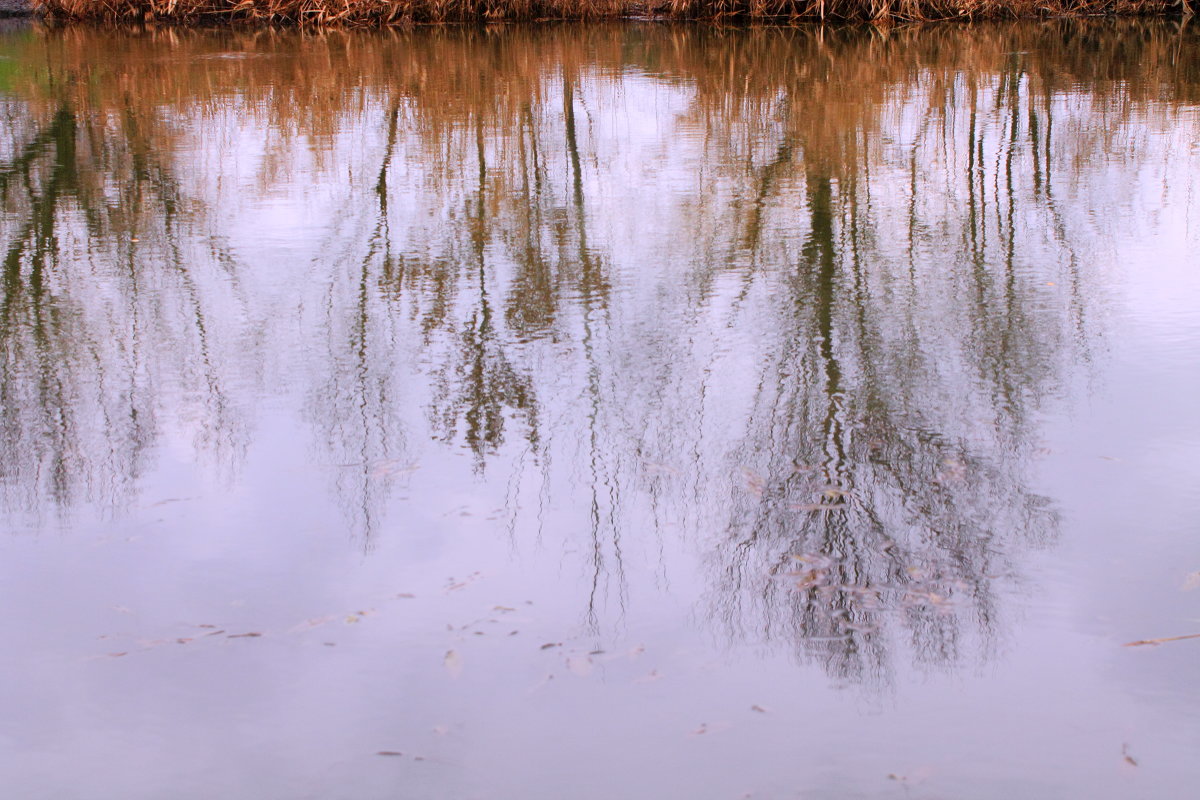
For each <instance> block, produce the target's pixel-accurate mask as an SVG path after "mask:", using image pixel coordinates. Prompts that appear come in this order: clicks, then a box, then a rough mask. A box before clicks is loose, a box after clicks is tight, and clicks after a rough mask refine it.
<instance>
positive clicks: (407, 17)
mask: <svg viewBox="0 0 1200 800" xmlns="http://www.w3.org/2000/svg"><path fill="white" fill-rule="evenodd" d="M1198 6H1200V0H649V2H645V0H0V14H2V13H6V11H7V13H40V14H43V15H45V16H47V17H49V18H52V19H59V20H101V21H120V20H136V21H160V22H178V23H188V24H216V23H228V22H263V23H273V24H295V25H303V26H322V25H343V26H385V25H406V24H421V23H455V22H458V23H462V22H496V21H516V20H551V19H617V18H647V17H650V18H662V19H692V20H711V21H724V22H739V21H764V22H792V21H804V20H850V21H874V22H913V21H929V20H978V19H1015V18H1049V17H1062V16H1076V17H1095V16H1171V15H1183V16H1188V15H1190V14H1191V13H1192V12H1193V11H1194V10H1195V9H1196V8H1197V7H1198Z"/></svg>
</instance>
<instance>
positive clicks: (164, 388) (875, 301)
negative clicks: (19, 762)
mask: <svg viewBox="0 0 1200 800" xmlns="http://www.w3.org/2000/svg"><path fill="white" fill-rule="evenodd" d="M4 47H5V48H6V49H7V52H8V53H9V56H8V59H9V64H10V65H12V64H15V65H17V66H16V67H13V66H9V67H8V68H6V72H5V76H6V77H5V80H6V83H7V89H6V93H5V94H4V95H2V96H0V97H2V99H0V113H3V115H4V117H5V119H6V125H5V127H4V130H5V133H4V137H5V140H4V142H3V143H0V202H2V203H3V216H2V218H0V225H2V230H3V233H4V242H5V252H4V278H3V280H4V295H3V298H2V305H0V343H2V348H3V358H4V363H3V374H4V384H3V388H2V389H0V414H2V415H3V423H2V435H3V450H4V452H5V453H6V458H5V459H4V462H3V464H0V487H2V491H3V493H4V494H3V502H4V504H5V507H6V509H7V510H8V511H9V512H10V513H11V514H14V515H15V514H18V513H33V512H37V511H38V510H43V509H46V508H57V509H60V510H63V511H65V510H68V509H70V508H72V507H74V506H76V505H77V504H80V503H83V502H85V501H86V502H92V503H95V504H97V505H98V506H99V507H101V508H103V509H119V508H121V507H123V506H125V505H127V504H130V503H133V502H135V501H136V496H137V493H138V482H139V480H140V478H141V477H142V476H143V475H144V474H145V473H146V472H147V470H149V469H151V467H152V466H153V462H154V460H155V458H156V457H157V455H156V454H157V452H158V450H159V449H160V448H161V447H162V446H163V445H164V441H165V440H166V439H170V438H178V436H179V434H180V432H185V433H186V434H188V435H190V436H191V438H192V445H193V447H194V449H195V451H196V453H197V454H199V455H201V456H203V459H207V460H209V461H210V462H211V463H214V464H217V465H219V466H220V468H221V469H222V470H223V471H224V472H225V473H227V474H229V475H236V473H237V470H238V465H239V463H240V460H241V459H242V458H243V457H244V454H245V451H246V450H247V448H248V447H250V446H251V444H252V441H253V438H254V434H255V429H256V425H255V423H254V417H255V415H256V414H257V413H259V410H260V409H261V407H262V404H263V403H264V402H265V401H266V398H270V397H292V398H296V399H297V400H298V403H299V405H300V406H301V407H302V408H303V411H302V416H303V418H304V419H305V420H306V425H307V428H308V431H309V434H310V435H311V436H312V438H313V442H314V445H313V446H314V451H315V455H314V461H316V462H318V463H320V464H324V465H327V467H328V470H329V474H330V475H331V481H332V483H333V485H334V488H335V493H336V495H337V497H338V499H339V502H340V504H341V506H342V507H343V509H344V510H345V512H346V515H347V519H348V524H349V525H350V527H351V528H352V530H353V531H354V534H355V536H356V537H357V538H358V539H359V541H360V543H361V544H362V545H363V546H364V547H367V548H369V547H371V546H372V542H374V541H375V540H376V539H377V538H378V537H380V536H386V535H387V519H388V517H387V514H388V506H389V503H390V502H391V498H392V496H393V495H394V493H395V491H396V486H397V484H398V483H401V482H403V480H404V476H405V475H406V474H407V472H408V471H409V470H411V469H413V468H415V466H416V465H417V464H418V462H419V459H420V458H421V453H422V452H423V451H422V449H421V448H422V447H425V446H426V445H424V444H420V445H418V442H427V441H429V440H430V439H431V438H432V439H434V440H437V441H438V442H439V443H441V444H439V445H437V446H440V447H450V448H460V447H461V448H465V450H466V452H468V453H469V455H470V459H469V460H470V462H471V464H472V469H471V470H469V472H470V473H471V474H470V475H464V476H460V477H459V478H457V479H455V480H457V481H459V482H460V483H461V485H462V487H463V488H464V491H469V490H470V486H471V485H472V481H477V480H483V479H484V477H485V476H488V475H491V476H500V477H499V478H497V479H500V480H503V481H506V482H508V484H509V485H510V486H511V487H512V489H511V492H510V493H509V497H510V503H509V507H508V508H507V509H505V512H506V515H507V519H508V524H509V530H510V535H513V536H515V537H516V541H517V542H518V543H519V542H521V541H523V540H525V539H526V538H528V539H530V540H532V539H535V538H536V539H537V540H539V541H541V539H542V537H543V535H544V533H545V531H544V524H543V523H544V520H545V518H546V517H547V515H548V514H549V513H550V512H551V511H555V513H559V514H565V515H567V517H568V518H569V519H570V520H571V523H570V524H569V525H567V526H566V527H567V528H569V529H570V530H571V531H578V532H580V533H579V536H581V537H583V538H582V539H581V540H580V539H571V540H570V542H569V543H570V544H571V545H572V547H576V546H578V547H580V548H581V549H582V551H583V552H585V553H586V557H585V559H584V560H585V562H586V563H585V565H584V566H583V567H581V568H580V569H581V575H582V576H583V578H584V580H583V584H584V588H583V589H582V594H583V595H584V597H582V598H581V603H582V604H583V605H584V607H585V610H584V611H583V612H582V613H583V616H584V618H585V621H586V623H587V624H588V625H590V626H592V627H594V628H598V627H599V626H601V625H603V624H606V623H605V622H604V620H605V619H606V614H608V612H610V611H613V610H614V609H615V613H616V616H617V618H618V619H620V618H621V617H622V616H623V615H624V614H625V613H627V611H628V609H627V604H628V602H629V600H628V596H629V595H628V586H627V577H626V570H627V567H628V564H627V563H626V559H627V555H626V553H627V552H628V550H629V544H630V542H631V539H633V538H639V539H641V540H645V541H641V542H639V543H638V547H639V548H641V549H643V550H644V549H645V548H646V541H648V540H651V539H654V540H657V541H659V543H660V544H659V545H658V546H657V547H651V548H650V549H651V550H654V551H656V552H659V553H662V552H665V549H666V546H665V545H663V544H662V542H664V541H666V540H667V539H672V540H673V541H677V542H682V543H684V546H685V547H686V548H691V549H694V550H696V551H697V552H699V553H701V554H702V559H703V563H704V565H705V566H704V569H705V570H706V572H707V577H706V581H707V583H708V587H709V588H708V591H707V593H706V595H705V597H706V604H707V605H706V608H705V611H704V612H703V613H706V614H707V616H708V617H710V619H711V621H712V624H713V626H714V628H715V629H716V630H719V631H720V632H721V635H722V636H728V637H730V638H732V639H734V640H747V641H753V642H767V643H774V644H777V645H779V646H781V647H785V648H789V649H794V650H795V651H796V653H797V654H798V655H799V656H800V657H801V658H804V659H811V660H815V661H817V662H819V663H821V664H822V665H823V666H824V667H825V668H826V669H827V670H828V671H829V672H830V673H831V674H833V675H836V676H839V677H842V678H846V679H849V680H853V681H856V682H865V683H870V684H886V683H887V682H888V679H889V674H890V668H889V661H890V659H892V658H894V657H895V655H894V653H895V650H896V649H897V648H899V647H904V648H906V649H908V650H910V651H911V653H912V657H913V658H914V659H915V660H916V661H918V662H920V663H924V664H928V665H943V664H949V663H956V662H958V661H961V660H962V659H963V658H965V657H967V656H968V655H969V652H970V651H972V649H973V648H974V647H975V645H968V644H967V642H969V641H972V640H978V641H977V643H978V647H979V648H981V652H984V653H986V652H987V651H989V650H990V649H991V648H993V647H995V646H997V643H998V640H999V639H1000V638H1001V637H1002V636H1003V631H1004V625H1003V613H1002V608H1001V607H1000V604H999V603H998V601H997V591H996V587H995V584H996V582H997V581H1012V580H1016V579H1017V577H1018V576H1019V574H1020V568H1021V560H1022V559H1021V554H1022V551H1023V550H1025V549H1026V548H1029V547H1037V546H1043V545H1046V544H1047V543H1050V542H1052V541H1053V540H1054V537H1055V535H1056V524H1057V522H1056V514H1055V510H1054V509H1053V507H1052V506H1051V505H1050V503H1049V502H1048V501H1047V500H1046V498H1044V497H1042V496H1041V495H1039V493H1038V492H1037V490H1036V488H1035V487H1033V486H1031V485H1030V483H1029V478H1028V474H1029V464H1030V462H1031V460H1032V459H1033V458H1034V457H1035V456H1036V454H1037V451H1038V448H1039V447H1040V446H1041V443H1040V441H1039V436H1040V432H1039V415H1040V414H1042V413H1043V412H1044V411H1045V410H1046V409H1047V408H1048V407H1049V406H1051V405H1053V404H1054V403H1056V402H1060V401H1062V400H1063V399H1064V398H1067V397H1068V396H1069V395H1070V392H1071V391H1072V387H1073V386H1076V385H1077V384H1079V382H1080V381H1086V379H1087V365H1088V364H1089V363H1091V362H1092V360H1093V359H1094V358H1096V357H1097V356H1098V355H1099V354H1101V353H1102V352H1103V346H1104V345H1103V342H1104V313H1105V311H1104V298H1103V296H1101V295H1100V294H1099V291H1100V290H1099V289H1098V288H1097V287H1098V286H1099V285H1100V281H1099V280H1098V278H1099V277H1100V276H1099V274H1098V271H1099V270H1102V269H1103V268H1104V259H1105V255H1106V254H1105V253H1104V252H1103V250H1102V249H1098V248H1102V247H1103V245H1102V243H1101V244H1099V245H1098V244H1096V243H1097V242H1102V239H1101V237H1098V236H1097V232H1098V231H1099V230H1101V229H1102V228H1103V226H1104V225H1105V224H1107V223H1106V222H1105V220H1104V219H1103V217H1102V215H1103V214H1104V213H1106V212H1107V213H1113V214H1119V212H1120V208H1121V204H1122V202H1125V200H1126V199H1127V198H1122V197H1120V196H1114V195H1113V194H1112V193H1110V192H1108V190H1107V189H1104V188H1089V187H1091V186H1092V183H1090V182H1089V181H1088V180H1087V179H1088V178H1089V176H1090V175H1091V173H1092V171H1093V170H1094V169H1098V168H1099V167H1100V166H1102V165H1112V164H1114V163H1116V164H1120V163H1127V162H1129V161H1130V160H1133V161H1136V159H1137V156H1136V155H1131V153H1132V152H1135V148H1134V147H1133V146H1134V145H1136V144H1137V141H1136V140H1137V137H1138V136H1140V135H1142V134H1140V133H1139V130H1140V127H1137V126H1134V125H1133V123H1134V122H1135V121H1136V122H1138V124H1139V126H1145V125H1149V126H1151V127H1153V126H1154V125H1155V124H1158V123H1157V122H1156V120H1157V121H1160V122H1161V124H1163V125H1166V124H1167V122H1168V121H1170V122H1171V124H1184V125H1187V124H1191V125H1193V126H1194V124H1195V123H1194V117H1193V118H1192V119H1193V122H1191V123H1186V122H1180V120H1181V119H1182V117H1183V111H1181V108H1182V107H1183V104H1185V103H1194V102H1195V101H1196V99H1197V94H1198V87H1200V80H1197V78H1200V58H1197V57H1196V55H1195V54H1196V53H1200V48H1197V47H1196V41H1195V33H1194V32H1193V31H1192V29H1191V28H1190V27H1183V28H1179V27H1177V26H1174V25H1171V24H1166V23H1154V24H1143V23H1137V22H1122V23H1111V24H1108V23H1106V24H1098V25H1079V24H1077V23H1066V22H1062V23H1058V22H1055V23H1043V24H1036V25H998V26H989V27H986V28H979V29H972V30H970V31H969V34H968V32H966V31H964V30H963V29H959V28H956V27H953V26H944V27H941V28H939V29H937V30H922V29H916V28H913V29H904V28H901V29H897V30H893V31H882V30H874V29H823V28H802V29H783V30H779V29H761V30H737V31H734V30H712V29H705V28H693V27H671V26H638V25H628V26H617V27H609V26H601V25H594V26H588V27H580V28H575V27H568V28H556V27H548V28H537V29H524V28H505V29H502V30H490V29H489V30H479V31H472V30H466V31H421V32H411V33H401V32H385V33H373V34H342V33H327V34H311V35H307V34H306V35H301V34H296V33H278V32H255V33H235V32H220V33H188V32H182V31H153V30H148V31H144V32H141V33H139V34H137V35H130V33H129V32H127V31H123V32H120V33H114V32H107V31H101V30H82V29H69V30H54V31H47V32H45V33H43V34H42V37H41V38H40V39H38V40H37V41H36V42H31V41H29V40H21V41H20V42H15V43H13V44H11V45H7V44H6V45H4ZM99 52H103V53H105V54H107V55H106V58H105V59H97V58H96V57H95V56H96V54H97V53H99ZM1098 53H1103V54H1104V55H1103V56H1101V55H1098ZM631 107H636V111H637V113H635V114H633V115H629V113H628V112H629V109H630V108H631ZM1097 118H1103V119H1104V124H1102V125H1098V124H1097V123H1096V119H1097ZM622 120H623V121H622ZM248 131H257V132H258V133H257V134H256V135H257V140H258V145H261V144H262V140H263V139H264V138H265V142H266V144H265V145H262V150H261V152H259V154H258V156H256V158H257V160H254V161H253V162H252V166H251V167H249V168H247V174H250V175H252V177H251V178H247V177H246V176H245V175H242V176H240V177H239V176H236V175H234V174H233V173H232V172H231V173H230V175H228V176H226V175H225V174H224V173H223V171H222V170H223V169H224V167H223V166H221V165H224V164H227V163H229V164H232V163H235V162H236V163H238V164H241V163H243V161H238V158H239V153H243V152H244V151H248V150H250V149H252V145H251V134H250V133H248ZM264 132H265V133H264ZM258 145H254V146H258ZM1122 159H1124V160H1125V162H1122ZM245 163H251V161H250V160H245ZM310 182H311V183H313V184H319V185H321V186H325V187H329V188H328V193H329V196H330V197H332V198H333V200H330V201H329V204H328V208H327V209H326V213H325V215H324V216H323V217H322V218H321V219H320V220H319V221H318V222H319V224H315V225H313V226H310V227H311V228H312V230H311V232H310V235H309V237H308V238H302V239H299V240H297V242H291V243H289V246H290V247H293V248H300V251H301V255H300V258H299V260H298V261H297V260H292V261H290V262H289V263H287V264H284V263H282V262H283V260H282V257H279V256H278V255H277V254H275V253H273V252H272V251H271V248H270V247H269V246H268V245H256V244H255V243H254V237H255V234H254V233H253V232H251V231H250V230H249V229H248V227H247V226H248V223H247V222H246V220H245V218H244V217H243V212H244V210H245V209H248V208H249V206H250V204H251V201H252V200H263V201H264V202H265V201H266V199H270V198H271V197H274V196H275V195H276V194H277V193H279V192H285V193H286V191H288V190H289V189H288V187H293V188H294V187H295V186H296V185H297V184H304V183H310ZM1097 185H1099V184H1097ZM281 187H283V188H281ZM1089 192H1091V194H1088V193H1089ZM248 198H249V199H248ZM1081 209H1083V210H1085V211H1081ZM251 211H253V209H251ZM264 219H266V220H267V221H266V222H264V223H263V227H264V229H267V228H269V227H270V224H271V223H270V219H272V218H270V217H266V218H264ZM272 246H273V245H272ZM256 248H257V249H256ZM1081 248H1083V249H1081ZM289 252H291V251H289ZM273 265H274V266H273ZM272 270H274V272H272ZM281 364H283V365H291V366H286V367H280V366H279V365H281ZM293 367H294V368H293ZM168 429H169V430H170V431H171V434H170V436H168V435H167V431H168ZM566 536H567V537H568V538H570V537H574V536H575V533H571V534H567V535H566ZM580 541H582V542H583V543H582V545H581V544H580ZM566 543H567V542H565V543H564V546H565V544H566ZM659 558H660V559H662V563H660V564H659V565H658V569H659V570H660V571H661V572H662V574H664V575H665V574H668V573H669V572H670V571H671V569H672V568H673V567H672V565H671V564H669V563H667V561H666V556H665V555H660V556H659ZM614 624H619V623H614Z"/></svg>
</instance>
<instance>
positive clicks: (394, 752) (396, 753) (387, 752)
mask: <svg viewBox="0 0 1200 800" xmlns="http://www.w3.org/2000/svg"><path fill="white" fill-rule="evenodd" d="M375 755H377V756H402V755H404V753H401V752H400V751H399V750H380V751H379V752H378V753H376V754H375Z"/></svg>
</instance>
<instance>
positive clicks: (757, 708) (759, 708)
mask: <svg viewBox="0 0 1200 800" xmlns="http://www.w3.org/2000/svg"><path fill="white" fill-rule="evenodd" d="M750 710H751V711H757V712H758V713H760V714H765V713H767V710H766V709H765V708H763V707H762V706H760V705H753V706H750Z"/></svg>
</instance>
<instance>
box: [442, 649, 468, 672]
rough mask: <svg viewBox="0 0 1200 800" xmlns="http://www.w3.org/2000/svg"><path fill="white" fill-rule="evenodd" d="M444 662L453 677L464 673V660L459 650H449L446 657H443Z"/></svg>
mask: <svg viewBox="0 0 1200 800" xmlns="http://www.w3.org/2000/svg"><path fill="white" fill-rule="evenodd" d="M442 664H444V665H445V667H446V671H447V672H449V673H450V677H451V678H457V677H458V676H459V675H462V671H463V660H462V656H460V655H459V654H458V651H456V650H447V651H446V657H445V658H444V659H442Z"/></svg>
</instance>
